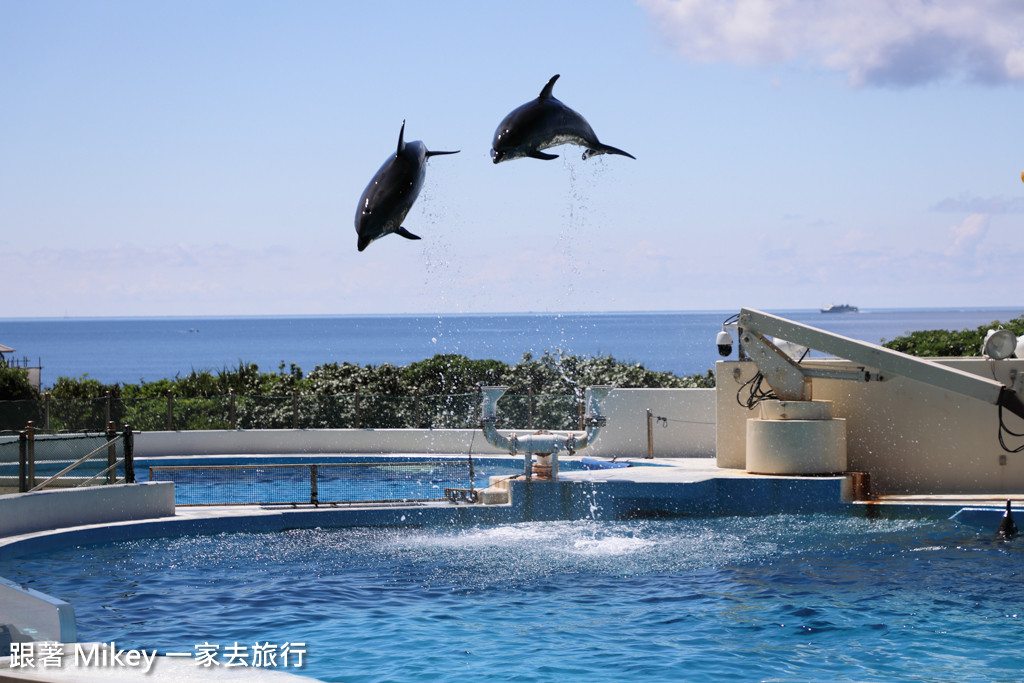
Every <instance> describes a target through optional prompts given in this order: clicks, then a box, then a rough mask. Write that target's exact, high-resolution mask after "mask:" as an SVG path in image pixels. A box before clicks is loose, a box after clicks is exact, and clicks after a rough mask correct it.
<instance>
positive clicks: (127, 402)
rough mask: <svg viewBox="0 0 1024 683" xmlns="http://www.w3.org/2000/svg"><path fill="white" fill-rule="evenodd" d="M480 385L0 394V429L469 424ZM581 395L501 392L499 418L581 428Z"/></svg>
mask: <svg viewBox="0 0 1024 683" xmlns="http://www.w3.org/2000/svg"><path fill="white" fill-rule="evenodd" d="M478 406H479V395H478V393H476V392H474V393H466V394H441V395H420V394H413V395H412V396H384V395H378V394H369V393H363V392H353V393H351V394H338V395H331V396H320V395H308V394H300V393H294V392H293V393H292V394H290V395H285V396H252V395H239V394H235V393H229V394H228V395H227V396H209V397H199V398H190V397H180V396H175V395H174V394H173V393H171V392H168V393H167V394H166V395H164V396H160V397H151V398H116V397H112V396H111V395H110V394H109V393H108V394H107V395H106V396H104V397H101V398H67V399H58V398H54V397H53V396H51V395H50V394H49V392H47V393H46V394H44V395H43V397H42V398H41V399H39V400H24V401H0V430H18V429H21V428H22V427H23V426H24V425H25V424H26V423H27V422H29V421H32V422H33V423H34V424H35V425H36V426H37V431H43V432H79V431H83V430H89V431H102V430H104V429H105V426H106V425H107V424H108V423H110V422H114V423H116V424H131V425H132V426H133V427H134V428H135V429H136V430H138V431H163V430H167V431H175V430H204V429H346V428H347V429H367V428H369V429H402V428H411V429H472V428H475V427H477V426H478V424H479V415H478V414H477V408H478ZM582 416H583V400H582V396H575V395H571V394H570V395H563V394H534V393H532V392H530V393H526V394H518V395H512V394H509V395H506V397H505V398H504V399H503V400H502V410H501V413H500V414H499V416H498V417H499V420H502V421H503V423H505V424H508V425H515V426H517V427H522V428H526V429H549V430H563V429H581V428H582V427H581V426H580V421H581V419H582Z"/></svg>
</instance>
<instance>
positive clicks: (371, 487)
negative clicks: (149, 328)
mask: <svg viewBox="0 0 1024 683" xmlns="http://www.w3.org/2000/svg"><path fill="white" fill-rule="evenodd" d="M210 460H212V461H213V462H212V463H211V464H214V467H213V468H210V469H192V468H190V467H186V468H183V469H166V467H167V466H179V467H180V466H181V465H185V464H187V465H195V462H194V461H188V462H187V463H186V462H185V461H171V460H169V459H161V460H144V461H140V463H141V465H140V466H139V471H140V475H139V477H140V479H142V478H146V477H148V478H149V480H150V481H173V482H174V502H175V504H176V505H211V504H218V505H219V504H225V503H227V504H264V503H296V504H298V503H309V502H310V500H311V487H310V479H311V473H310V469H309V467H310V465H314V464H315V465H317V470H316V472H317V475H316V479H317V498H318V500H319V501H320V502H322V503H329V502H362V501H422V500H443V499H444V498H445V488H463V489H468V488H471V487H472V488H477V489H481V488H485V487H487V485H488V479H489V477H492V476H499V475H502V476H511V475H515V474H520V473H522V471H523V461H522V458H509V457H503V458H474V460H473V467H472V470H471V469H470V463H469V460H468V459H466V458H449V459H446V460H433V461H431V460H422V459H420V460H417V459H415V458H404V459H403V458H393V457H380V458H376V459H371V458H367V457H365V456H361V457H360V458H351V457H346V456H342V457H337V456H324V457H317V458H308V457H304V458H277V459H275V460H274V462H273V463H271V464H269V466H268V463H267V462H265V461H264V462H257V461H255V460H254V459H252V458H233V459H228V461H226V462H224V463H223V464H231V465H235V466H238V465H241V466H244V469H220V468H217V467H216V465H217V464H221V459H219V458H211V459H210ZM282 464H287V467H278V466H276V465H282ZM150 467H152V469H150ZM581 467H582V465H581V463H580V462H579V461H573V460H569V459H563V460H562V464H561V469H562V470H564V471H570V470H575V469H580V468H581ZM147 470H148V473H147V472H146V471H147ZM2 471H3V466H2V465H0V472H2ZM15 474H16V472H15Z"/></svg>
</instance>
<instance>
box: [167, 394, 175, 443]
mask: <svg viewBox="0 0 1024 683" xmlns="http://www.w3.org/2000/svg"><path fill="white" fill-rule="evenodd" d="M167 431H169V432H173V431H174V390H173V389H168V390H167Z"/></svg>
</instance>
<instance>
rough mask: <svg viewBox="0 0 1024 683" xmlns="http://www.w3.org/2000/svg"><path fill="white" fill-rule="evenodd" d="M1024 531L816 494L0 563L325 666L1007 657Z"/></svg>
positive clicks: (116, 606)
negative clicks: (882, 512) (704, 510)
mask: <svg viewBox="0 0 1024 683" xmlns="http://www.w3.org/2000/svg"><path fill="white" fill-rule="evenodd" d="M1022 559H1024V542H1021V541H1013V542H1009V543H1003V542H996V541H994V540H993V538H992V534H991V533H990V532H989V531H987V530H977V529H974V528H971V527H966V526H960V525H957V524H956V523H954V522H951V521H946V520H939V521H937V520H933V519H920V518H918V519H866V518H863V517H855V516H844V515H830V514H815V515H769V516H764V517H718V518H680V519H667V520H633V521H628V522H625V521H593V520H582V521H571V522H547V523H541V522H530V523H518V524H507V525H496V526H474V527H448V526H444V527H420V528H417V527H400V528H395V527H382V528H368V527H360V528H347V529H298V530H292V531H286V532H282V533H234V534H222V535H218V536H201V537H178V538H161V539H148V540H138V541H131V542H124V543H112V544H104V545H89V546H80V547H73V548H66V549H63V550H59V551H55V552H51V553H47V554H46V555H45V556H28V557H21V558H18V559H17V560H11V561H7V562H3V563H0V576H5V577H6V578H9V579H12V580H15V581H18V582H21V583H24V584H26V585H28V586H30V587H32V588H35V589H37V590H40V591H43V592H45V593H48V594H50V595H54V596H56V597H60V598H62V599H64V600H67V601H69V602H71V603H72V604H73V605H74V606H75V610H76V613H77V616H78V629H79V636H80V638H81V639H83V640H97V641H109V640H116V641H117V642H118V644H119V645H122V644H123V645H124V646H129V645H131V646H132V647H136V646H137V647H143V646H144V647H156V648H158V649H160V650H161V651H173V650H181V649H185V650H191V649H192V648H193V647H194V645H195V644H198V643H201V642H203V641H208V642H209V643H219V644H225V645H227V644H230V643H236V642H237V643H252V642H254V641H259V642H264V641H269V642H271V643H280V642H293V643H294V642H303V643H305V644H306V651H307V652H306V667H305V669H304V671H303V673H305V674H307V675H311V676H314V677H317V678H320V679H322V680H325V681H350V682H360V681H362V682H366V681H385V680H396V681H405V680H430V679H437V680H441V679H445V680H446V679H452V678H456V677H462V676H467V677H470V676H472V677H483V678H485V679H489V680H515V681H543V680H551V679H554V678H560V679H567V680H587V681H605V680H633V679H643V680H650V681H675V680H682V679H689V680H698V679H704V680H712V679H728V678H733V679H743V680H751V679H784V680H792V679H799V680H820V679H830V680H842V679H855V680H861V681H864V680H888V679H892V678H896V677H904V678H910V679H917V680H962V679H964V678H971V677H972V675H973V676H974V677H975V678H995V679H1000V678H1002V679H1015V678H1017V677H1019V674H1020V671H1021V670H1024V653H1022V652H1021V650H1020V648H1019V647H1018V642H1019V634H1020V632H1021V627H1022V622H1021V618H1022V614H1021V612H1020V611H1021V609H1022V608H1024V577H1022V570H1021V564H1022V562H1021V561H1022Z"/></svg>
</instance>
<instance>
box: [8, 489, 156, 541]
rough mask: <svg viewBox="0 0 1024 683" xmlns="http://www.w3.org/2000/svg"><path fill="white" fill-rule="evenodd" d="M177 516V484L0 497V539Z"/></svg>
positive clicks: (39, 492) (67, 490) (14, 494)
mask: <svg viewBox="0 0 1024 683" xmlns="http://www.w3.org/2000/svg"><path fill="white" fill-rule="evenodd" d="M173 515H174V484H173V483H171V482H145V483H140V484H113V485H110V486H90V487H87V488H76V489H61V490H59V491H37V492H35V493H12V494H8V495H4V496H0V538H2V537H5V536H16V535H19V534H29V533H34V532H37V531H44V530H47V529H59V528H62V527H73V526H82V525H86V524H103V523H109V522H123V521H130V520H140V519H153V518H156V517H171V516H173Z"/></svg>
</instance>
